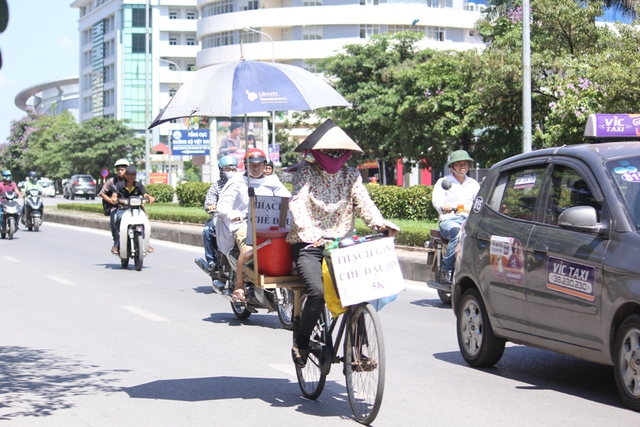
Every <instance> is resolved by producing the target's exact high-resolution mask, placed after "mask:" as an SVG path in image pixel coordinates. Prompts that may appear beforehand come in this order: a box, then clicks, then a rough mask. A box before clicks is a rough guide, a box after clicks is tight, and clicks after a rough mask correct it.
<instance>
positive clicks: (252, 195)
mask: <svg viewBox="0 0 640 427" xmlns="http://www.w3.org/2000/svg"><path fill="white" fill-rule="evenodd" d="M247 135H249V125H248V123H247V115H246V114H245V115H244V168H245V170H246V171H247V186H248V187H249V188H248V191H249V206H250V209H249V211H250V212H251V218H250V220H251V241H252V242H253V248H254V250H253V254H252V255H253V283H254V284H258V283H260V273H259V272H258V251H257V250H256V248H257V246H258V236H257V233H256V225H257V224H256V197H255V190H254V189H253V187H251V172H250V171H249V147H248V146H247Z"/></svg>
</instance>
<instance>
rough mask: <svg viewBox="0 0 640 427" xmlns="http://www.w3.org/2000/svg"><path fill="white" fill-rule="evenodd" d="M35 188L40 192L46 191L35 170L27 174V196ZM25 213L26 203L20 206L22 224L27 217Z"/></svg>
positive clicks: (25, 187)
mask: <svg viewBox="0 0 640 427" xmlns="http://www.w3.org/2000/svg"><path fill="white" fill-rule="evenodd" d="M33 189H35V190H38V191H40V194H42V192H43V191H44V188H42V185H40V183H39V182H38V174H37V173H36V172H35V171H29V173H28V174H27V180H26V182H25V183H24V194H25V197H26V195H27V194H28V192H29V190H33ZM23 215H24V203H23V204H22V207H21V208H20V221H22V224H25V219H24V216H23Z"/></svg>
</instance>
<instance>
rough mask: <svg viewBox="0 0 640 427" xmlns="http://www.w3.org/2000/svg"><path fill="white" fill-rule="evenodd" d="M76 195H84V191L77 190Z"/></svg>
mask: <svg viewBox="0 0 640 427" xmlns="http://www.w3.org/2000/svg"><path fill="white" fill-rule="evenodd" d="M76 193H78V194H84V191H82V190H77V191H76Z"/></svg>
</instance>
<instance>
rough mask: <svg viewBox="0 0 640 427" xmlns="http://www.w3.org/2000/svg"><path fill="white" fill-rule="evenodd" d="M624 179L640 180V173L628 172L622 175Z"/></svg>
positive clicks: (628, 180) (629, 180) (630, 180)
mask: <svg viewBox="0 0 640 427" xmlns="http://www.w3.org/2000/svg"><path fill="white" fill-rule="evenodd" d="M620 178H622V180H623V181H627V182H640V173H638V172H627V173H625V174H623V175H620Z"/></svg>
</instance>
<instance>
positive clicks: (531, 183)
mask: <svg viewBox="0 0 640 427" xmlns="http://www.w3.org/2000/svg"><path fill="white" fill-rule="evenodd" d="M537 177H538V174H537V173H535V172H532V173H522V174H519V175H518V176H517V177H516V182H515V183H514V184H513V188H514V189H515V190H518V189H521V188H533V187H535V185H536V179H537Z"/></svg>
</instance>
